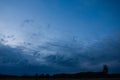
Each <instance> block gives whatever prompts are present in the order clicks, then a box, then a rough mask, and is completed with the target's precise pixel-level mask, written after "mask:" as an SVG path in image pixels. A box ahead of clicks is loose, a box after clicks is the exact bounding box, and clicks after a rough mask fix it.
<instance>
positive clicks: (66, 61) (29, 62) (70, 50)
mask: <svg viewBox="0 0 120 80" xmlns="http://www.w3.org/2000/svg"><path fill="white" fill-rule="evenodd" d="M27 46H30V45H29V44H27ZM24 50H27V51H24ZM30 54H32V55H30ZM119 57H120V38H119V37H115V38H111V39H110V38H107V39H103V40H101V41H99V42H97V43H95V44H93V45H92V46H90V47H87V48H83V45H79V44H77V43H75V42H65V41H56V42H47V43H45V44H44V45H39V46H38V47H37V48H36V50H29V49H27V48H25V47H16V48H12V47H10V46H7V45H4V44H2V43H0V67H1V68H0V71H1V73H3V72H5V73H6V72H7V70H8V71H10V69H9V68H11V70H16V72H14V71H13V72H11V73H19V74H23V73H26V74H34V73H59V72H78V71H100V70H101V68H102V65H103V64H107V65H108V66H109V67H110V72H120V71H119V70H117V69H119V67H120V59H119ZM3 70H5V71H3Z"/></svg>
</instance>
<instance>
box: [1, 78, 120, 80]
mask: <svg viewBox="0 0 120 80" xmlns="http://www.w3.org/2000/svg"><path fill="white" fill-rule="evenodd" d="M0 80H120V78H93V79H87V78H85V79H84V78H81V79H73V78H72V79H71V78H39V79H36V78H0Z"/></svg>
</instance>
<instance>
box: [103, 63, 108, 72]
mask: <svg viewBox="0 0 120 80" xmlns="http://www.w3.org/2000/svg"><path fill="white" fill-rule="evenodd" d="M103 74H108V66H107V65H103Z"/></svg>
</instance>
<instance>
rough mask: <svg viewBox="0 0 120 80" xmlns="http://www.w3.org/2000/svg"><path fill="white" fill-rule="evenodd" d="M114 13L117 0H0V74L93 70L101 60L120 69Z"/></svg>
mask: <svg viewBox="0 0 120 80" xmlns="http://www.w3.org/2000/svg"><path fill="white" fill-rule="evenodd" d="M119 14H120V1H119V0H0V60H1V62H0V67H1V69H2V71H1V70H0V71H1V72H0V73H8V72H9V69H10V67H11V68H12V69H13V70H14V69H15V70H16V72H12V71H11V73H12V74H24V73H26V74H34V73H36V71H37V70H36V68H35V67H37V69H38V71H39V72H38V73H42V72H43V73H56V72H58V73H59V72H76V71H88V70H92V71H96V70H97V69H98V68H99V69H101V66H102V65H103V64H108V65H109V66H110V68H111V71H110V72H120V71H118V70H117V69H118V68H119V66H120V63H119V61H120V60H119V57H120V50H119V49H120V46H119V44H120V41H119V39H120V37H119V33H120V23H119V22H120V15H119ZM7 51H10V52H9V53H8V52H7ZM91 54H92V55H93V56H91ZM108 54H110V55H108ZM113 54H114V55H113ZM9 56H11V57H9ZM18 56H22V58H18ZM23 56H24V57H23ZM103 56H104V57H105V59H102V58H103ZM112 56H114V57H112ZM13 57H14V59H13ZM31 60H32V61H31ZM22 63H24V64H25V65H24V66H22ZM13 64H15V65H16V66H12V65H13ZM112 64H114V66H112ZM25 66H33V71H26V72H24V70H23V69H25V70H27V69H26V67H25ZM44 66H45V67H44ZM87 66H91V67H90V68H88V67H87ZM38 67H41V69H40V68H38ZM47 68H50V69H51V71H50V70H48V69H47ZM99 69H98V70H99ZM28 70H29V69H28ZM32 72H34V73H32Z"/></svg>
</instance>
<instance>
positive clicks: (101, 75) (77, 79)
mask: <svg viewBox="0 0 120 80" xmlns="http://www.w3.org/2000/svg"><path fill="white" fill-rule="evenodd" d="M1 79H2V80H41V79H42V80H101V79H102V80H120V74H108V66H107V65H104V66H103V71H101V72H80V73H75V74H65V73H62V74H54V75H49V74H40V75H38V74H36V75H34V76H26V75H24V76H15V75H0V80H1Z"/></svg>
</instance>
